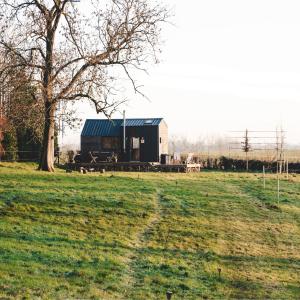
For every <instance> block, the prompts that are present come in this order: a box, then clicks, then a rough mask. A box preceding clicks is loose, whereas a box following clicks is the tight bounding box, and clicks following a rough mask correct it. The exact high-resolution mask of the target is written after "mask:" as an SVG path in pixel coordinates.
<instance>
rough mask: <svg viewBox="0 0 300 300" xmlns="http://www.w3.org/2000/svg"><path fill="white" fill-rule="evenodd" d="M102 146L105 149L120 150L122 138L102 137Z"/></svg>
mask: <svg viewBox="0 0 300 300" xmlns="http://www.w3.org/2000/svg"><path fill="white" fill-rule="evenodd" d="M101 146H102V147H101V148H102V149H103V150H118V149H119V148H120V139H119V138H118V137H110V136H107V137H102V138H101Z"/></svg>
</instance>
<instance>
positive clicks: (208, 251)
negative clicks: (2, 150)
mask: <svg viewBox="0 0 300 300" xmlns="http://www.w3.org/2000/svg"><path fill="white" fill-rule="evenodd" d="M35 168H36V166H35V165H34V164H4V163H2V164H0V180H1V182H0V254H1V255H0V298H1V297H5V298H11V299H15V298H22V297H25V299H26V297H27V298H28V299H31V298H33V297H40V298H43V299H49V298H50V299H57V298H59V299H64V298H71V299H72V298H76V299H78V298H89V299H93V298H94V299H164V298H165V293H166V291H167V290H170V291H172V292H173V293H174V298H175V299H198V298H199V299H201V298H204V299H205V298H207V299H210V298H222V299H223V298H253V299H257V298H268V297H269V298H273V299H278V298H284V299H288V298H290V299H295V298H297V297H298V295H299V294H300V284H299V283H300V275H299V270H300V254H299V253H300V227H299V226H300V176H290V180H289V181H287V180H283V181H282V183H281V187H282V192H281V195H280V202H279V204H278V202H277V194H276V188H277V182H276V176H274V175H268V177H267V185H266V189H265V190H264V189H263V185H262V178H261V174H247V173H218V172H203V173H200V174H172V173H167V174H160V173H156V174H154V173H139V174H138V173H106V174H97V173H95V174H88V175H82V174H79V173H72V174H68V173H64V172H63V171H62V170H58V171H57V173H55V174H47V173H41V172H38V171H36V170H35ZM218 269H220V276H219V271H218Z"/></svg>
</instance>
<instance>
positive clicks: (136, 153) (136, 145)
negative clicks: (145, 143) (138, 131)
mask: <svg viewBox="0 0 300 300" xmlns="http://www.w3.org/2000/svg"><path fill="white" fill-rule="evenodd" d="M140 148H141V147H140V138H138V137H132V138H131V161H140V159H141V157H140Z"/></svg>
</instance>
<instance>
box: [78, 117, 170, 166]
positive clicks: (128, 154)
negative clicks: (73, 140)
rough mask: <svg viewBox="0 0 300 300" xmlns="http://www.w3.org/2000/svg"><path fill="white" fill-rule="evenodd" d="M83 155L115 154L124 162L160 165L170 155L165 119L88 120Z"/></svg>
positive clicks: (82, 146) (84, 134) (84, 132)
mask: <svg viewBox="0 0 300 300" xmlns="http://www.w3.org/2000/svg"><path fill="white" fill-rule="evenodd" d="M124 133H125V135H124ZM81 152H82V153H88V152H96V153H97V152H98V153H101V152H114V153H115V154H117V156H118V159H119V160H121V161H125V162H132V161H136V162H161V157H162V156H163V155H164V154H168V126H167V124H166V122H165V121H164V119H163V118H146V119H126V120H125V122H124V120H123V119H112V120H108V119H88V120H86V121H85V124H84V127H83V130H82V133H81Z"/></svg>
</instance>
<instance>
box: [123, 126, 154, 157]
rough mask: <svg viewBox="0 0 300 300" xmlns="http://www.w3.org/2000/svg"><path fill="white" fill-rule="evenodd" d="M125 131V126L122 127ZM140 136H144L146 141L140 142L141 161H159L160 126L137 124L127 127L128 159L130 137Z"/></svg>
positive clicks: (128, 155)
mask: <svg viewBox="0 0 300 300" xmlns="http://www.w3.org/2000/svg"><path fill="white" fill-rule="evenodd" d="M121 132H123V127H122V128H121ZM131 137H139V138H140V139H141V138H144V143H143V144H142V143H141V144H140V161H141V162H159V149H158V126H136V127H132V126H130V127H126V139H127V146H126V152H127V155H126V157H127V160H131V157H130V138H131Z"/></svg>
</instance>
